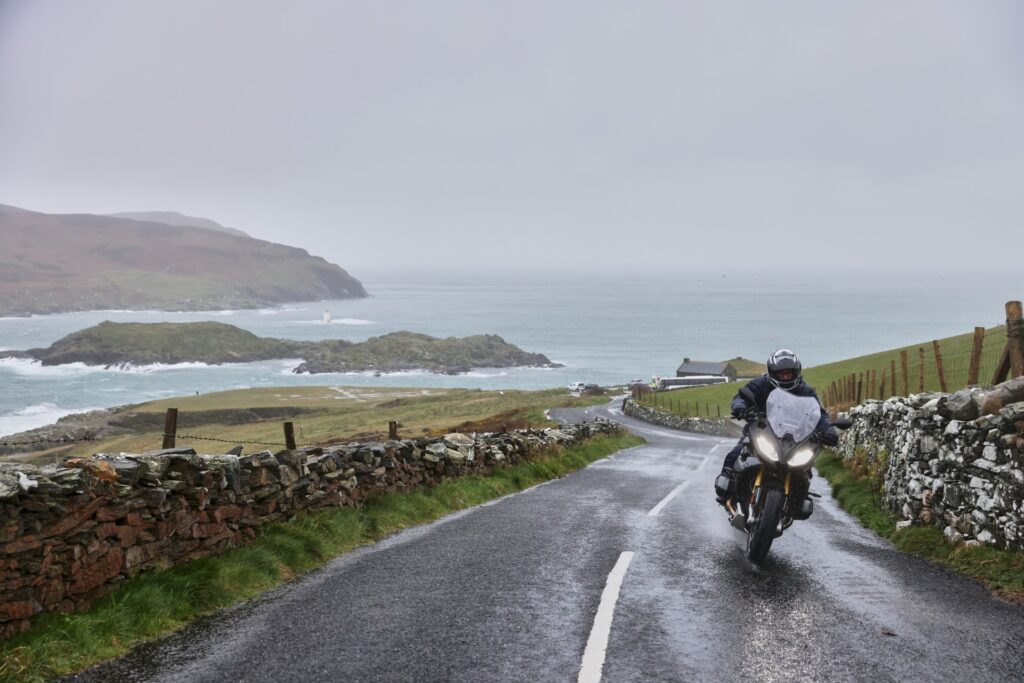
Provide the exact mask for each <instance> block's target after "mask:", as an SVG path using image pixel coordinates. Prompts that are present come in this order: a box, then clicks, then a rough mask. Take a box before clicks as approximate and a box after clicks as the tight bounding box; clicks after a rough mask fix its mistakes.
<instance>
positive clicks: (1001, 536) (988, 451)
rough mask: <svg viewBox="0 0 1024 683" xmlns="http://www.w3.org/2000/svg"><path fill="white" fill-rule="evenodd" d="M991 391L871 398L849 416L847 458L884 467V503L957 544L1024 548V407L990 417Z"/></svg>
mask: <svg viewBox="0 0 1024 683" xmlns="http://www.w3.org/2000/svg"><path fill="white" fill-rule="evenodd" d="M985 398H986V392H985V391H984V390H982V389H979V388H968V389H964V390H962V391H958V392H957V393H955V394H928V393H925V394H918V395H914V396H910V397H895V398H890V399H887V400H885V401H868V402H867V403H865V404H863V405H860V406H857V407H856V408H853V409H852V410H851V411H850V412H849V413H848V416H849V417H851V418H852V419H853V422H854V426H853V427H851V428H850V429H849V430H847V431H846V432H845V433H843V434H842V436H841V439H840V446H839V450H840V452H841V454H842V455H843V456H844V457H845V458H848V459H849V458H855V457H859V458H867V459H868V461H869V462H871V461H873V462H874V463H875V464H876V465H879V466H881V467H882V471H883V472H884V482H883V491H882V503H883V505H885V506H886V507H888V508H889V509H890V510H892V511H893V512H896V513H898V514H901V515H902V516H903V517H904V519H905V520H906V521H907V522H908V523H924V524H937V525H939V526H941V527H943V530H944V533H945V535H946V538H948V539H949V540H950V541H951V542H954V543H958V542H967V543H988V544H992V545H996V546H999V547H1002V548H1008V549H1016V550H1024V402H1018V403H1011V404H1008V405H1005V406H1003V407H1001V408H1000V410H999V412H998V413H995V414H992V415H982V414H981V407H982V405H983V404H984V401H985Z"/></svg>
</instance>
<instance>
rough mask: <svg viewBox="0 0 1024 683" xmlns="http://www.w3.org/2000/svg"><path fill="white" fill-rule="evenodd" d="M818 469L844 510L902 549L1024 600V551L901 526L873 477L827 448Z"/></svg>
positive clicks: (932, 529) (933, 528)
mask: <svg viewBox="0 0 1024 683" xmlns="http://www.w3.org/2000/svg"><path fill="white" fill-rule="evenodd" d="M815 467H817V469H818V471H819V472H820V473H821V474H822V476H824V477H825V478H826V479H827V480H828V482H829V484H831V486H832V496H833V497H834V498H835V499H836V500H837V501H838V502H839V504H840V505H841V506H842V507H843V509H844V510H846V511H847V512H849V513H850V514H852V515H853V516H854V517H856V518H857V519H858V520H859V521H860V523H861V524H863V525H864V526H865V527H867V528H869V529H871V530H872V531H874V532H875V533H877V534H878V535H879V536H882V537H884V538H887V539H889V540H890V541H892V542H893V545H895V546H896V547H897V548H898V549H899V550H902V551H903V552H907V553H913V554H914V555H920V556H921V557H925V558H927V559H929V560H931V561H932V562H937V563H938V564H943V565H945V566H947V567H950V568H952V569H955V570H956V571H958V572H960V573H962V574H966V575H967V576H970V577H972V578H974V579H977V580H978V581H981V582H982V583H983V584H985V585H986V586H987V587H988V588H990V589H992V590H993V591H995V592H997V593H999V594H1002V595H1003V596H1004V597H1006V598H1008V599H1010V600H1013V601H1015V602H1022V601H1024V553H1021V552H1016V551H1012V550H1002V549H1000V548H995V547H992V546H989V545H977V546H966V545H956V546H954V545H950V544H949V543H948V542H946V538H945V536H943V534H942V530H941V529H939V528H938V527H937V526H934V525H928V526H911V527H907V528H905V529H899V530H897V529H896V522H897V517H896V516H895V515H894V514H892V513H891V512H889V511H887V510H883V509H881V508H880V507H879V499H878V493H877V485H876V483H875V482H873V481H872V478H873V477H872V475H870V474H858V473H857V472H855V471H854V470H853V469H851V468H850V467H848V466H847V465H846V463H845V462H844V461H843V459H842V458H841V457H839V456H838V455H836V454H835V453H833V452H831V451H824V452H822V454H821V455H820V456H818V459H817V461H816V462H815ZM875 476H877V475H875Z"/></svg>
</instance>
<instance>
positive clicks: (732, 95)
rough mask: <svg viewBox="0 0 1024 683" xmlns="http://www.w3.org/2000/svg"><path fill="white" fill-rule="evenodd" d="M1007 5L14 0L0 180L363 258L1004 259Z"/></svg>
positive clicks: (1015, 255)
mask: <svg viewBox="0 0 1024 683" xmlns="http://www.w3.org/2000/svg"><path fill="white" fill-rule="evenodd" d="M1022 28H1024V3H1020V2H1013V1H1008V2H976V1H972V2H938V1H935V0H923V1H921V2H892V1H891V0H882V1H879V2H867V1H864V0H858V1H857V2H827V1H823V0H809V1H807V2H771V3H765V2H749V3H738V2H723V1H722V0H712V1H710V2H626V1H622V2H615V3H605V2H595V1H593V0H589V1H587V2H552V1H549V0H545V1H542V2H524V1H522V0H515V1H511V0H510V1H508V2H500V3H498V2H484V1H482V0H467V1H465V2H449V1H447V0H436V1H433V2H412V1H410V2H404V3H399V2H386V1H383V0H367V1H366V2H328V1H326V0H325V1H322V2H311V1H305V2H253V1H251V0H246V1H236V2H228V1H223V0H221V1H217V2H207V1H192V2H188V1H186V2H182V1H180V0H176V1H170V0H168V1H166V2H158V1H148V2H147V1H129V2H100V1H96V2H82V1H69V2H58V1H51V2H38V1H35V0H24V1H10V0H0V203H7V204H14V205H17V206H23V207H26V208H31V209H37V210H43V211H51V212H96V213H106V212H115V211H138V210H177V211H181V212H184V213H189V214H193V215H199V216H204V217H208V218H212V219H214V220H217V221H219V222H221V223H223V224H225V225H229V226H233V227H237V228H241V229H243V230H246V231H248V232H249V233H251V234H253V235H255V236H258V237H262V238H265V239H271V240H274V241H281V242H285V243H289V244H294V245H296V246H302V247H305V248H307V249H310V250H311V251H313V252H315V253H318V254H320V255H323V256H325V257H327V258H329V259H331V260H334V261H336V262H338V263H339V264H341V265H342V266H344V267H346V268H348V269H349V270H350V271H352V272H353V273H354V274H356V275H357V276H358V275H359V273H360V272H361V271H367V270H381V269H382V267H387V266H389V265H394V266H403V265H409V264H415V265H418V264H425V265H431V266H435V265H436V266H445V267H459V266H460V265H463V264H465V263H467V262H493V263H497V264H501V265H504V266H506V267H517V266H520V265H531V266H541V267H544V266H551V267H558V268H562V267H573V266H577V265H582V266H589V267H605V266H613V267H624V266H629V265H642V264H647V263H650V262H652V261H657V260H665V259H676V258H689V257H695V258H703V257H707V256H712V257H715V258H717V259H722V258H730V254H732V257H731V258H732V260H733V262H735V263H737V264H739V265H758V264H759V265H762V266H763V265H765V264H769V265H770V264H772V263H775V262H776V258H775V256H774V255H775V254H781V255H783V256H784V257H785V258H784V259H783V262H784V263H787V264H792V263H793V261H794V259H797V260H800V259H803V260H805V261H806V262H809V263H817V264H832V263H841V264H844V265H848V266H863V265H881V266H887V265H888V266H899V265H902V264H905V263H907V262H908V260H909V261H911V262H916V261H926V262H927V263H929V264H937V265H954V264H962V263H965V262H969V263H971V264H985V263H994V264H995V265H997V266H1002V267H1004V268H1005V267H1010V266H1011V264H1012V263H1013V262H1014V261H1016V263H1017V264H1019V263H1020V254H1021V248H1020V237H1019V236H1020V234H1022V233H1024V222H1022V218H1024V47H1022V45H1024V41H1021V39H1020V36H1021V29H1022ZM965 234H966V235H967V236H968V243H967V244H966V245H965V244H964V242H963V241H962V240H957V239H956V238H957V237H958V236H960V235H965ZM1011 235H1014V236H1015V239H1014V240H1013V243H1012V245H1013V246H1012V248H1010V247H1008V246H1007V244H1008V243H1009V237H1010V236H1011ZM981 238H984V240H985V241H984V242H979V241H978V240H979V239H981ZM734 244H739V245H741V248H740V249H739V250H736V251H734V250H732V249H731V248H730V245H734ZM965 246H966V251H965Z"/></svg>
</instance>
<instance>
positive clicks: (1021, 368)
mask: <svg viewBox="0 0 1024 683" xmlns="http://www.w3.org/2000/svg"><path fill="white" fill-rule="evenodd" d="M1006 349H1007V351H1008V352H1009V354H1008V355H1009V356H1010V370H1011V372H1013V376H1014V377H1020V376H1021V375H1024V310H1022V306H1021V302H1019V301H1007V302H1006Z"/></svg>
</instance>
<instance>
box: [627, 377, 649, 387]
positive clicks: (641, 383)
mask: <svg viewBox="0 0 1024 683" xmlns="http://www.w3.org/2000/svg"><path fill="white" fill-rule="evenodd" d="M636 386H641V387H645V386H647V382H645V381H644V380H642V379H631V380H629V382H627V383H626V388H633V387H636Z"/></svg>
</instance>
